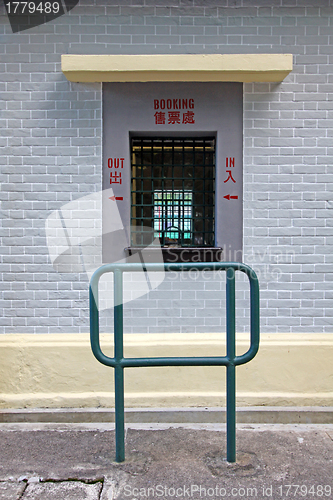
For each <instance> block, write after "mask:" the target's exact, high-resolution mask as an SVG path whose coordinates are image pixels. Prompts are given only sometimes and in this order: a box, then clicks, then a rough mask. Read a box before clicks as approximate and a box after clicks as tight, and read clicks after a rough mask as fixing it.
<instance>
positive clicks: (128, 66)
mask: <svg viewBox="0 0 333 500" xmlns="http://www.w3.org/2000/svg"><path fill="white" fill-rule="evenodd" d="M61 69H62V71H63V73H64V75H65V76H66V78H67V79H68V80H69V81H71V82H91V83H92V82H280V81H282V80H283V79H284V78H285V77H286V76H287V75H288V74H289V73H290V72H291V71H292V69H293V56H292V54H180V55H171V54H165V55H81V54H63V55H62V56H61Z"/></svg>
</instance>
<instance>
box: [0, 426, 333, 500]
mask: <svg viewBox="0 0 333 500" xmlns="http://www.w3.org/2000/svg"><path fill="white" fill-rule="evenodd" d="M114 455H115V443H114V431H113V430H110V424H101V425H96V424H94V425H92V424H91V425H88V424H87V425H78V424H61V425H47V424H44V425H42V424H40V425H32V424H16V425H11V424H2V425H0V500H2V499H6V500H64V499H66V500H113V499H115V500H126V499H127V500H134V499H142V498H150V499H154V498H161V499H168V498H170V499H172V498H173V497H177V498H178V499H179V498H180V499H184V500H186V498H191V499H194V500H197V499H214V500H219V499H223V498H235V499H237V498H238V499H240V498H243V499H248V498H256V499H259V500H267V499H268V498H272V499H273V500H278V499H283V500H285V499H289V498H294V499H297V498H298V499H301V498H303V499H311V500H315V499H317V498H319V497H320V498H327V499H332V498H333V425H308V426H307V425H263V424H260V425H254V424H251V425H241V426H238V428H237V462H236V463H235V464H230V463H228V462H227V461H226V460H225V456H226V435H225V426H224V425H220V424H212V425H191V426H186V425H183V426H181V425H178V426H176V425H174V426H168V425H163V426H158V425H148V424H147V425H146V426H144V425H141V426H140V425H138V426H133V427H131V428H129V429H127V431H126V461H125V462H124V463H122V464H117V463H115V462H114Z"/></svg>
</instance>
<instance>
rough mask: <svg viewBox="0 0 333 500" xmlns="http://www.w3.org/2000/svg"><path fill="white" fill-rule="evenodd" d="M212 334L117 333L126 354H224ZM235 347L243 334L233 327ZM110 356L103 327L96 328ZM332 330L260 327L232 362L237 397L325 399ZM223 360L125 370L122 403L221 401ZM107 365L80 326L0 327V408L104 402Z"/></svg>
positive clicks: (291, 401) (260, 401) (330, 392)
mask: <svg viewBox="0 0 333 500" xmlns="http://www.w3.org/2000/svg"><path fill="white" fill-rule="evenodd" d="M222 337H223V335H220V334H209V335H208V334H202V335H200V334H181V335H178V334H165V335H161V334H149V335H125V356H126V357H150V356H151V357H153V356H208V355H210V356H212V355H214V356H215V355H222V356H223V355H225V344H224V342H223V341H222V340H221V338H222ZM237 337H238V342H237V354H242V353H243V352H245V351H246V350H247V349H248V345H249V340H248V339H249V336H248V335H238V336H237ZM101 339H102V341H101V344H102V349H103V350H104V352H105V354H107V355H109V356H113V344H112V336H111V335H102V336H101ZM332 360H333V333H332V334H306V335H304V334H263V335H262V336H261V341H260V350H259V353H258V354H257V356H256V358H255V359H254V360H252V361H251V362H250V363H248V364H246V365H243V366H240V367H237V370H236V373H237V405H238V406H241V407H246V406H333V363H332ZM225 372H226V370H225V368H224V367H170V368H169V367H158V368H127V369H126V370H125V403H126V406H127V407H128V408H129V407H131V408H138V407H142V408H156V407H165V408H170V407H193V406H194V407H205V406H207V407H223V406H225ZM113 405H114V395H113V369H112V368H108V367H105V366H102V365H101V364H100V363H98V361H97V360H96V359H95V358H94V357H93V354H92V352H91V349H90V344H89V335H88V334H77V335H75V334H71V335H66V334H52V335H21V334H11V335H1V336H0V408H92V407H95V408H96V407H100V408H109V407H112V406H113Z"/></svg>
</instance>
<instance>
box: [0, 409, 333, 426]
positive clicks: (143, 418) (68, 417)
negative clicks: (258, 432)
mask: <svg viewBox="0 0 333 500" xmlns="http://www.w3.org/2000/svg"><path fill="white" fill-rule="evenodd" d="M114 421H115V414H114V409H113V408H105V409H101V408H86V409H82V408H76V409H52V410H50V409H43V410H42V409H33V410H0V424H3V423H8V424H13V423H64V424H68V423H73V424H75V423H104V422H108V423H113V422H114ZM125 421H126V423H128V424H133V423H138V424H142V423H158V424H163V423H166V424H168V423H172V424H173V423H182V424H186V423H190V424H192V423H195V424H201V423H209V424H220V423H222V424H223V423H225V422H226V411H225V408H163V409H162V408H141V409H138V408H128V409H127V410H126V412H125ZM237 422H238V423H240V424H247V423H248V424H333V407H330V408H318V407H313V408H311V407H291V408H285V407H270V408H263V407H252V408H237Z"/></svg>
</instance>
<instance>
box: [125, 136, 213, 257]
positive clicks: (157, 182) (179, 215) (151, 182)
mask: <svg viewBox="0 0 333 500" xmlns="http://www.w3.org/2000/svg"><path fill="white" fill-rule="evenodd" d="M131 163H132V165H131V171H132V179H131V202H132V207H131V227H132V234H131V246H133V247H143V246H146V245H147V244H149V243H151V241H147V238H150V239H153V238H156V237H158V238H159V239H160V242H161V245H162V247H164V248H197V249H199V248H207V247H214V244H215V221H214V212H215V137H190V138H188V137H186V138H182V137H174V138H168V137H132V139H131ZM147 228H148V231H147ZM149 229H150V230H151V231H150V236H149Z"/></svg>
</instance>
